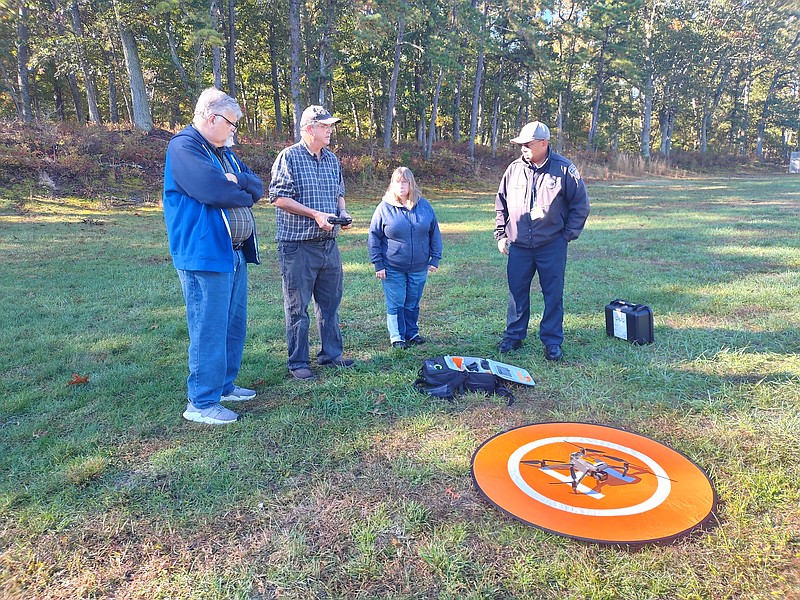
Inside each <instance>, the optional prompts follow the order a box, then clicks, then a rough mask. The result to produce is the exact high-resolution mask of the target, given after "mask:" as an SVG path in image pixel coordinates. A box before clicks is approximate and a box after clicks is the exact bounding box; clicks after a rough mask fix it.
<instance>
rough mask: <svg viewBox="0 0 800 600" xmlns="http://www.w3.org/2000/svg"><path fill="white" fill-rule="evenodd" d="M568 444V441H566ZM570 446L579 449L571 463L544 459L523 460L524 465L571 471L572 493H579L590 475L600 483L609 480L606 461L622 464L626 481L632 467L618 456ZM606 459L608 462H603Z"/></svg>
mask: <svg viewBox="0 0 800 600" xmlns="http://www.w3.org/2000/svg"><path fill="white" fill-rule="evenodd" d="M564 441H565V442H566V440H564ZM567 443H568V444H570V445H572V446H575V447H576V448H578V450H577V451H575V452H573V453H571V454H570V455H569V462H561V461H557V460H550V459H544V458H543V459H542V460H523V461H521V463H522V464H524V465H536V466H539V467H541V468H542V469H545V468H547V469H569V474H570V476H571V477H572V481H571V482H567V483H570V484H571V485H572V491H573V492H575V493H576V494H577V493H578V486H579V485H580V484H581V481H583V479H584V478H585V477H586V476H587V475H588V476H589V477H591V478H592V479H594V480H595V481H597V482H598V483H602V482H604V481H606V480H607V479H608V472H607V469H608V468H609V465H608V463H607V462H606V460H612V461H615V462H618V463H621V464H622V478H623V479H624V478H625V477H626V476H627V474H628V468H629V467H630V466H631V465H630V463H629V462H628V461H626V460H625V459H622V458H617V457H616V456H611V455H609V454H605V453H604V452H603V451H602V450H597V449H595V448H584V447H582V446H578V445H577V444H573V443H572V442H567ZM601 459H606V460H601Z"/></svg>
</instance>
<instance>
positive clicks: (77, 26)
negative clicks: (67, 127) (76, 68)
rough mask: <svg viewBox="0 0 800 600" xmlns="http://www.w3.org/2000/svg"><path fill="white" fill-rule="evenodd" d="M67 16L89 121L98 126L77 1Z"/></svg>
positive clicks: (92, 83)
mask: <svg viewBox="0 0 800 600" xmlns="http://www.w3.org/2000/svg"><path fill="white" fill-rule="evenodd" d="M69 14H70V17H71V19H72V30H73V33H74V34H75V51H76V52H77V54H78V64H79V65H80V67H81V72H82V73H83V81H84V84H85V85H86V101H87V103H88V105H89V121H90V122H91V123H97V124H100V123H102V122H103V119H102V118H101V117H100V109H99V108H98V106H97V86H96V85H95V81H94V73H93V72H92V68H91V66H90V65H89V61H88V60H87V58H86V52H85V49H84V47H83V22H82V21H81V12H80V9H79V8H78V2H77V0H72V4H70V9H69Z"/></svg>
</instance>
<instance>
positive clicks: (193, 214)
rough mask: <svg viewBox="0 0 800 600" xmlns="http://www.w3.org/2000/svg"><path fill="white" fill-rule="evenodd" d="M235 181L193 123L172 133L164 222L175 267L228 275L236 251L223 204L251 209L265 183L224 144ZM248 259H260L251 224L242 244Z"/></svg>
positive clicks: (226, 206)
mask: <svg viewBox="0 0 800 600" xmlns="http://www.w3.org/2000/svg"><path fill="white" fill-rule="evenodd" d="M223 151H224V152H225V154H226V155H227V157H228V159H229V161H230V163H231V165H233V168H234V169H235V175H236V178H237V179H238V181H239V182H238V183H234V182H232V181H229V180H228V178H227V177H225V169H224V168H223V166H222V164H221V163H220V160H219V158H217V155H216V154H215V152H214V149H213V148H212V147H211V145H210V144H209V142H208V141H207V140H206V139H205V138H204V137H203V136H202V135H201V134H200V132H199V131H197V129H195V128H194V127H193V126H192V125H189V126H187V127H185V128H184V129H183V130H182V131H180V132H178V133H176V134H175V135H174V136H173V137H172V139H171V140H170V142H169V145H168V146H167V157H166V162H165V164H164V198H163V200H164V221H165V222H166V225H167V238H168V239H169V251H170V254H171V255H172V262H173V264H174V265H175V268H176V269H181V270H186V271H213V272H217V273H232V272H233V258H234V254H233V253H234V250H233V244H232V243H231V233H230V227H229V225H228V216H227V214H226V213H225V209H226V208H234V207H251V206H253V204H254V203H256V202H258V200H259V199H260V198H261V196H262V195H263V194H264V184H263V183H262V182H261V179H260V178H259V177H258V175H256V174H255V173H253V171H251V170H250V168H249V167H248V166H247V165H246V164H244V163H243V162H242V161H241V160H239V159H238V158H236V156H235V155H234V154H233V152H231V151H230V150H229V149H228V148H225V149H224V150H223ZM243 252H244V255H245V259H246V260H247V262H250V263H256V264H258V263H259V262H260V259H259V256H258V240H257V238H256V233H255V228H253V235H251V236H250V238H249V239H248V240H246V241H245V242H244V247H243Z"/></svg>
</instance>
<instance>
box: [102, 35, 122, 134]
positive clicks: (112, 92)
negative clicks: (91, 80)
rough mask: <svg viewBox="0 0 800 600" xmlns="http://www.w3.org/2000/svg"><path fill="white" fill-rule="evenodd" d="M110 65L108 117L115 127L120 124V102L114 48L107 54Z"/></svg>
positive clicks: (107, 62)
mask: <svg viewBox="0 0 800 600" xmlns="http://www.w3.org/2000/svg"><path fill="white" fill-rule="evenodd" d="M105 56H106V64H107V65H108V115H109V119H110V120H111V122H112V123H114V124H115V125H116V124H117V123H119V101H118V100H117V59H116V56H115V54H114V48H113V47H112V48H111V50H110V51H109V52H106V53H105Z"/></svg>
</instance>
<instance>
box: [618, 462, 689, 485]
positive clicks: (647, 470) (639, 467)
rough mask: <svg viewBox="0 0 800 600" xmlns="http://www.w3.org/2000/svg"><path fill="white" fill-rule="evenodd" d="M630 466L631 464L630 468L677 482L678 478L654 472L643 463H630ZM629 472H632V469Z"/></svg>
mask: <svg viewBox="0 0 800 600" xmlns="http://www.w3.org/2000/svg"><path fill="white" fill-rule="evenodd" d="M628 466H629V469H639V470H640V471H644V472H645V473H649V474H650V475H652V476H653V477H658V478H660V479H666V480H668V481H671V482H672V483H676V481H677V480H675V479H673V478H672V477H667V476H666V475H659V474H657V473H653V472H652V471H651V470H650V469H648V468H647V467H643V466H641V465H634V464H631V465H628ZM628 472H629V473H630V470H629V471H628Z"/></svg>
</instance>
